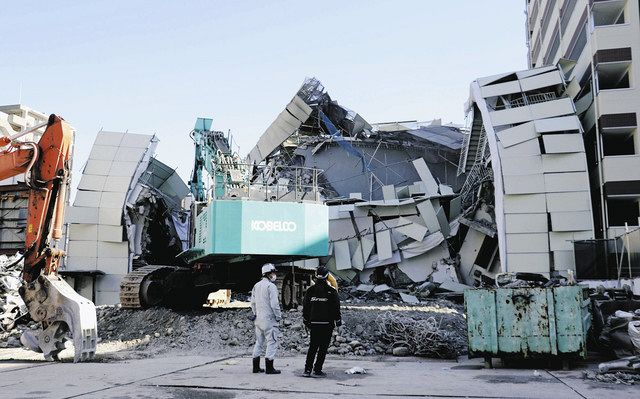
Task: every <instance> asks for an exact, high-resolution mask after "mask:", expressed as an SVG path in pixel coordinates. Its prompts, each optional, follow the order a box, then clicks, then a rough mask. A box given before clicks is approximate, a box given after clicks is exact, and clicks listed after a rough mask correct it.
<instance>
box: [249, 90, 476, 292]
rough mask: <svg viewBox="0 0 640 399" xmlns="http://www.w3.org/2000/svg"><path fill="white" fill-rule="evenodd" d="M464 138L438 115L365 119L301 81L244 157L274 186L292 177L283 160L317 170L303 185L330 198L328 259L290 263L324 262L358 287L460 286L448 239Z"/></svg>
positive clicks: (454, 225)
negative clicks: (430, 282) (428, 283)
mask: <svg viewBox="0 0 640 399" xmlns="http://www.w3.org/2000/svg"><path fill="white" fill-rule="evenodd" d="M464 137H465V135H464V133H463V129H462V128H461V127H459V126H455V125H442V124H441V123H440V121H438V120H435V121H432V122H430V123H421V122H417V121H404V122H387V123H378V124H370V123H369V122H367V121H366V120H365V119H364V118H363V117H362V116H361V115H360V114H358V113H356V112H354V111H352V110H350V109H348V108H346V107H344V106H342V105H340V104H338V103H337V102H336V101H335V100H332V99H331V97H330V95H329V94H328V93H327V92H326V90H325V89H324V86H323V85H322V83H320V81H318V80H317V79H315V78H308V79H306V80H305V81H304V83H303V85H302V87H301V88H300V90H299V91H298V92H297V93H296V95H295V96H294V97H293V99H292V100H291V102H290V103H289V104H288V105H287V106H286V108H285V110H283V112H282V113H280V115H279V116H278V117H277V118H276V120H275V121H274V122H273V123H272V124H271V125H270V126H269V128H268V129H267V130H266V131H265V133H264V134H263V135H262V136H261V137H260V139H259V140H258V142H257V144H256V146H255V147H254V148H253V149H252V150H251V151H250V153H249V157H248V159H249V162H250V163H252V164H254V165H257V164H259V163H261V162H262V163H263V165H262V166H261V170H262V173H261V174H260V176H261V177H264V176H265V175H266V176H267V180H268V181H269V182H274V183H275V182H279V183H280V184H288V183H290V181H291V180H292V178H293V179H296V178H297V177H292V176H288V175H286V174H285V173H282V172H281V171H283V170H286V167H289V166H300V167H306V168H310V170H311V169H312V168H313V169H314V170H319V171H320V172H319V174H318V175H317V176H315V175H313V174H312V173H311V172H310V173H309V175H308V176H306V177H303V183H304V182H306V183H310V182H313V183H317V185H318V186H319V191H320V194H321V195H322V197H323V198H324V199H325V202H326V203H327V205H329V219H330V220H329V236H330V241H331V245H330V256H328V257H326V258H321V259H319V260H309V261H301V262H297V264H298V265H304V264H306V265H307V266H309V267H315V266H317V265H318V264H323V265H326V266H327V267H328V268H329V269H330V270H332V271H333V273H334V274H336V275H337V276H339V277H340V278H342V279H343V280H345V281H347V282H352V283H356V282H360V283H364V284H363V285H362V286H361V288H363V289H371V290H373V289H374V287H375V286H376V285H377V286H378V289H381V287H383V286H384V284H386V283H389V284H391V285H392V286H393V285H407V284H412V283H417V282H423V281H425V280H427V279H430V278H431V279H434V278H435V280H437V282H438V283H439V284H441V286H442V287H448V288H449V289H452V290H456V291H459V290H461V289H462V287H463V286H462V285H461V284H459V282H458V277H457V272H456V268H455V264H456V261H455V260H454V257H455V250H454V252H453V254H454V257H452V245H450V243H449V241H450V240H455V237H457V234H458V227H459V215H460V212H461V203H460V198H458V197H457V196H456V195H455V193H456V192H458V191H459V190H460V189H461V187H462V185H463V183H464V180H465V176H461V175H459V174H458V173H457V172H458V160H459V153H460V149H461V148H462V146H463V140H464ZM304 179H306V181H304ZM453 247H454V248H455V245H453Z"/></svg>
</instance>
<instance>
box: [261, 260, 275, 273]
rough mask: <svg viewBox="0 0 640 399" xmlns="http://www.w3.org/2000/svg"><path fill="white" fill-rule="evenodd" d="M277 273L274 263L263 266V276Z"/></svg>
mask: <svg viewBox="0 0 640 399" xmlns="http://www.w3.org/2000/svg"><path fill="white" fill-rule="evenodd" d="M275 271H276V267H275V266H274V265H273V263H265V264H264V265H263V266H262V274H263V275H265V274H267V273H270V272H275Z"/></svg>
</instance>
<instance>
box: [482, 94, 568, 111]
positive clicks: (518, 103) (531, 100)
mask: <svg viewBox="0 0 640 399" xmlns="http://www.w3.org/2000/svg"><path fill="white" fill-rule="evenodd" d="M556 99H558V96H556V93H555V92H548V93H536V94H529V95H527V94H523V95H522V97H518V98H515V99H513V100H510V101H508V102H506V103H505V104H502V105H496V106H495V107H493V110H494V111H499V110H503V109H510V108H519V107H524V106H526V105H532V104H539V103H544V102H547V101H553V100H556Z"/></svg>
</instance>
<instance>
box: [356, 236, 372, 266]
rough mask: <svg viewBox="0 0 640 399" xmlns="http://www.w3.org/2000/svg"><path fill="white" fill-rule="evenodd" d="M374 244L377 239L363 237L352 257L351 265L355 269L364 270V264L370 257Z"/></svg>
mask: <svg viewBox="0 0 640 399" xmlns="http://www.w3.org/2000/svg"><path fill="white" fill-rule="evenodd" d="M374 246H375V241H373V240H370V239H368V238H366V237H362V239H361V240H360V241H359V242H358V246H357V247H356V250H355V251H354V253H353V257H352V258H351V266H352V267H353V268H355V269H358V270H363V269H364V264H365V262H366V261H367V260H368V259H369V255H371V251H372V250H373V247H374Z"/></svg>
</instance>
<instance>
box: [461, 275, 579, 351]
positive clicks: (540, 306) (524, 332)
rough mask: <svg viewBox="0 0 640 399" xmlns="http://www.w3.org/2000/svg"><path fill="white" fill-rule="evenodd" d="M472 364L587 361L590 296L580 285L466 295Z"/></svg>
mask: <svg viewBox="0 0 640 399" xmlns="http://www.w3.org/2000/svg"><path fill="white" fill-rule="evenodd" d="M464 303H465V309H466V315H467V333H468V341H469V358H474V357H484V358H485V359H487V360H489V359H491V358H492V357H500V358H514V357H515V358H532V357H542V356H560V357H562V358H563V359H571V358H577V357H580V358H585V357H586V355H587V348H586V343H587V332H588V330H589V327H590V326H591V313H590V311H589V295H588V291H587V289H586V288H585V287H582V286H579V285H573V286H560V287H549V288H478V289H469V290H466V291H465V292H464Z"/></svg>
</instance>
